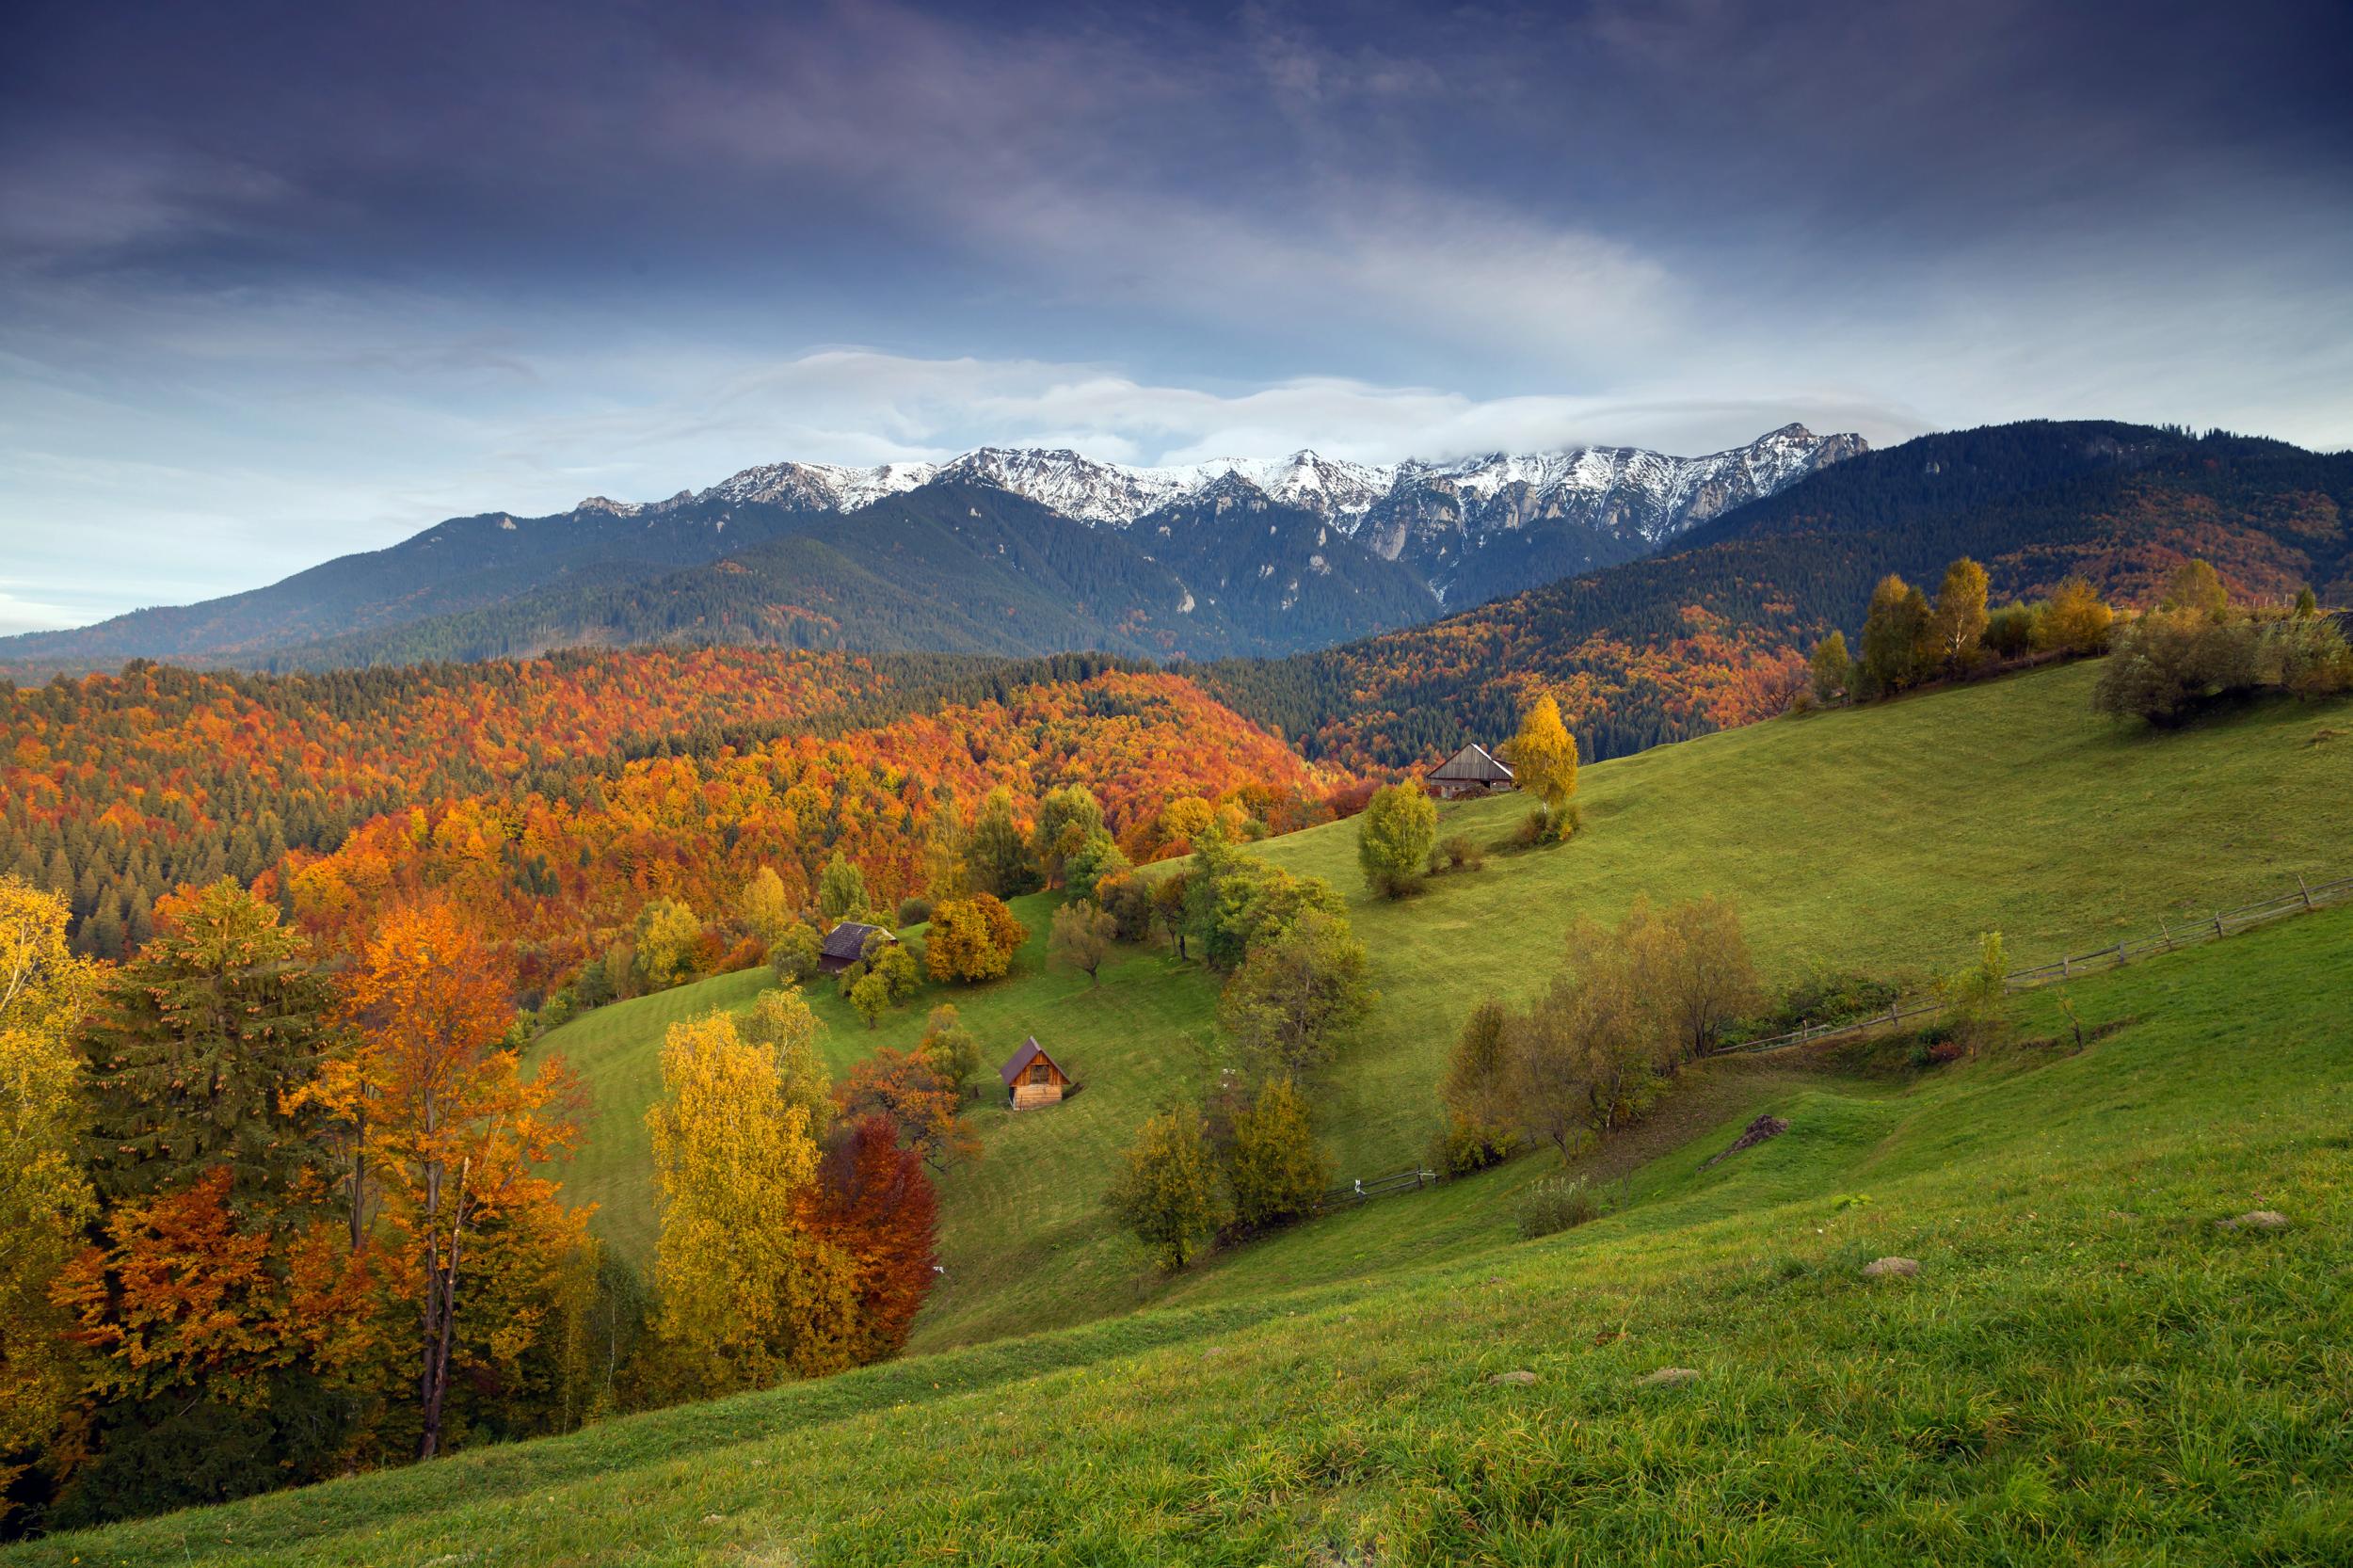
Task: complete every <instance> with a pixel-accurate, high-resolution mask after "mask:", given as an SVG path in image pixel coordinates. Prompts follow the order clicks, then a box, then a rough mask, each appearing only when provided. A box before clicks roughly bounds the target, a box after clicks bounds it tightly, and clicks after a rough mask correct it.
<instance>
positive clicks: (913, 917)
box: [899, 893, 932, 931]
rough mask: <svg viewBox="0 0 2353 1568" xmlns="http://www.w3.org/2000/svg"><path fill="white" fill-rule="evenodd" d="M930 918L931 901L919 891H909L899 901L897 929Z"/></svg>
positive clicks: (918, 923) (920, 922)
mask: <svg viewBox="0 0 2353 1568" xmlns="http://www.w3.org/2000/svg"><path fill="white" fill-rule="evenodd" d="M931 918H932V901H931V900H930V899H927V898H925V897H923V896H922V895H921V894H920V893H909V894H908V895H907V896H906V897H904V898H903V899H901V900H900V901H899V929H901V930H902V931H904V930H905V929H906V928H907V927H908V926H911V925H921V924H922V923H923V922H924V921H925V920H930V919H931Z"/></svg>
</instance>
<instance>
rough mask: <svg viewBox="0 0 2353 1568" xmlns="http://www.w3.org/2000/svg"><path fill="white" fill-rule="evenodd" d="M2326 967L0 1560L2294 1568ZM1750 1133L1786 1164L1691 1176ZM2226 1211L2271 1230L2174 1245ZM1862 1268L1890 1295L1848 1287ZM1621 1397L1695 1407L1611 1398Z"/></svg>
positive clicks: (2348, 1208)
mask: <svg viewBox="0 0 2353 1568" xmlns="http://www.w3.org/2000/svg"><path fill="white" fill-rule="evenodd" d="M2349 965H2353V910H2337V911H2332V912H2328V913H2324V914H2321V915H2317V916H2313V917H2309V918H2305V919H2300V920H2294V921H2290V922H2287V923H2284V924H2281V925H2278V926H2274V927H2271V928H2268V929H2266V930H2264V931H2261V932H2257V933H2254V934H2250V935H2248V936H2238V937H2233V938H2232V939H2230V940H2228V941H2225V942H2219V943H2215V944H2212V945H2209V946H2205V947H2201V948H2198V949H2194V950H2190V951H2186V952H2181V953H2178V954H2173V955H2169V956H2167V957H2163V958H2159V959H2155V960H2153V961H2150V962H2148V963H2146V964H2142V965H2138V966H2136V967H2134V968H2128V969H2124V970H2121V971H2117V972H2113V973H2108V974H2103V975H2101V976H2098V977H2095V978H2092V979H2089V980H2084V981H2079V982H2076V983H2075V984H2073V985H2072V986H2071V987H2069V988H2068V996H2069V998H2070V1000H2072V1001H2073V1003H2074V1005H2075V1006H2076V1008H2077V1009H2078V1010H2079V1012H2080V1015H2081V1016H2082V1018H2083V1020H2084V1021H2085V1022H2086V1024H2087V1025H2089V1027H2090V1029H2091V1031H2092V1033H2093V1043H2092V1044H2091V1045H2090V1046H2089V1048H2085V1049H2082V1050H2080V1051H2079V1050H2076V1049H2075V1048H2073V1044H2072V1042H2071V1043H2069V1044H2066V1045H2060V1044H2058V1043H2057V1039H2056V1037H2057V1035H2058V1034H2059V1033H2060V1029H2059V1014H2058V1010H2057V998H2056V997H2055V996H2054V995H2053V994H2051V993H2047V992H2045V993H2038V994H2036V995H2035V996H2032V997H2030V998H2027V999H2025V1000H2022V1001H2021V1002H2019V1003H2018V1004H2017V1006H2016V1008H2015V1014H2016V1017H2017V1021H2018V1024H2019V1028H2020V1032H2021V1035H2022V1039H2021V1041H2020V1043H2019V1044H2017V1045H2016V1046H2014V1047H2010V1048H2003V1049H2000V1050H1997V1051H1995V1052H1993V1053H1990V1054H1989V1055H1988V1056H1987V1057H1985V1058H1984V1059H1982V1060H1979V1061H1977V1062H1974V1063H1970V1064H1961V1065H1958V1066H1954V1067H1950V1068H1945V1069H1941V1070H1937V1071H1934V1072H1931V1073H1929V1074H1928V1075H1926V1076H1913V1075H1911V1074H1910V1073H1908V1072H1907V1071H1906V1070H1905V1069H1903V1068H1901V1067H1900V1066H1899V1065H1896V1064H1894V1063H1895V1062H1897V1061H1898V1060H1899V1055H1898V1054H1897V1053H1888V1052H1882V1053H1881V1055H1880V1057H1879V1058H1877V1059H1870V1060H1848V1061H1845V1062H1843V1063H1831V1064H1822V1066H1821V1069H1820V1070H1819V1071H1818V1072H1817V1074H1816V1075H1814V1076H1810V1077H1798V1076H1786V1077H1779V1078H1776V1079H1775V1080H1772V1081H1769V1082H1759V1083H1757V1084H1756V1085H1755V1088H1756V1089H1757V1091H1758V1093H1757V1094H1756V1095H1755V1096H1753V1097H1751V1098H1750V1099H1749V1101H1748V1103H1745V1104H1742V1105H1740V1106H1739V1108H1738V1110H1737V1112H1734V1113H1733V1114H1731V1115H1728V1116H1726V1117H1724V1118H1723V1119H1722V1120H1721V1124H1720V1125H1716V1126H1713V1127H1711V1128H1708V1129H1707V1130H1706V1132H1705V1135H1704V1136H1702V1137H1700V1138H1697V1139H1695V1140H1692V1141H1690V1142H1689V1143H1688V1144H1685V1145H1683V1146H1681V1147H1678V1148H1676V1149H1674V1150H1673V1151H1672V1152H1669V1153H1667V1154H1665V1155H1663V1156H1662V1157H1660V1158H1658V1159H1656V1160H1650V1161H1648V1162H1646V1163H1644V1164H1643V1165H1641V1167H1640V1168H1639V1169H1637V1170H1636V1171H1634V1172H1633V1173H1632V1174H1631V1176H1630V1178H1629V1179H1628V1180H1627V1181H1626V1183H1625V1185H1624V1188H1623V1192H1624V1202H1623V1204H1622V1205H1621V1207H1620V1208H1618V1209H1617V1211H1616V1212H1614V1213H1613V1214H1611V1215H1609V1216H1608V1217H1606V1218H1604V1219H1602V1220H1600V1221H1598V1222H1596V1223H1594V1224H1591V1225H1588V1226H1586V1227H1584V1228H1582V1229H1579V1230H1577V1231H1573V1232H1570V1233H1567V1234H1565V1235H1562V1236H1559V1237H1554V1238H1550V1239H1547V1240H1541V1241H1534V1242H1510V1241H1505V1240H1501V1239H1500V1237H1501V1232H1500V1231H1499V1229H1498V1228H1497V1226H1496V1224H1494V1221H1495V1216H1496V1209H1497V1204H1498V1202H1499V1199H1500V1195H1501V1192H1502V1190H1503V1189H1504V1188H1505V1187H1506V1186H1507V1185H1508V1183H1509V1179H1510V1173H1509V1172H1507V1173H1505V1176H1504V1177H1503V1179H1496V1178H1492V1177H1489V1178H1480V1179H1475V1180H1472V1181H1466V1182H1464V1183H1460V1184H1457V1185H1455V1186H1453V1187H1450V1188H1449V1189H1447V1190H1445V1191H1444V1192H1441V1193H1437V1194H1433V1195H1431V1196H1429V1197H1426V1198H1422V1199H1410V1198H1409V1199H1399V1200H1396V1201H1395V1202H1393V1203H1392V1204H1390V1205H1388V1206H1386V1207H1385V1208H1375V1209H1369V1210H1367V1211H1365V1213H1364V1214H1363V1215H1361V1216H1358V1220H1359V1221H1360V1222H1364V1223H1371V1222H1373V1221H1374V1220H1375V1219H1376V1217H1377V1216H1394V1220H1393V1222H1392V1223H1393V1224H1395V1226H1396V1227H1397V1228H1398V1230H1399V1231H1400V1232H1401V1233H1410V1232H1412V1231H1413V1230H1415V1229H1416V1228H1417V1227H1419V1226H1420V1225H1421V1224H1424V1223H1425V1221H1426V1217H1427V1215H1429V1214H1431V1213H1437V1212H1444V1213H1446V1214H1448V1215H1449V1226H1450V1227H1451V1228H1455V1229H1459V1230H1460V1231H1462V1232H1463V1233H1465V1234H1466V1235H1469V1234H1473V1233H1481V1234H1480V1239H1479V1240H1475V1241H1465V1243H1464V1244H1463V1245H1462V1246H1461V1247H1460V1248H1459V1249H1458V1251H1457V1253H1456V1254H1455V1255H1454V1256H1450V1257H1436V1258H1432V1259H1425V1260H1424V1261H1423V1262H1421V1263H1420V1264H1418V1265H1417V1266H1415V1267H1413V1268H1411V1269H1410V1270H1406V1271H1403V1272H1400V1273H1399V1274H1398V1275H1397V1276H1396V1277H1394V1278H1393V1279H1391V1280H1389V1281H1387V1282H1385V1283H1383V1284H1380V1285H1378V1286H1375V1287H1373V1288H1364V1287H1360V1286H1353V1285H1341V1286H1319V1287H1314V1288H1307V1289H1293V1290H1289V1291H1283V1290H1279V1289H1268V1288H1259V1289H1257V1290H1255V1291H1254V1292H1253V1293H1251V1294H1250V1295H1248V1296H1247V1297H1246V1298H1240V1299H1237V1300H1235V1301H1233V1302H1230V1303H1228V1304H1221V1305H1212V1306H1206V1307H1198V1308H1192V1309H1185V1310H1161V1311H1154V1312H1149V1313H1144V1314H1140V1315H1135V1316H1131V1317H1128V1318H1123V1319H1120V1320H1112V1321H1108V1322H1104V1323H1099V1324H1095V1325H1091V1326H1088V1327H1085V1328H1081V1329H1078V1330H1075V1331H1071V1332H1067V1333H1062V1334H1054V1335H1046V1336H1033V1337H1029V1338H1024V1339H1016V1340H1011V1341H1006V1342H1002V1343H999V1344H994V1345H987V1346H982V1347H977V1348H973V1349H968V1350H963V1351H958V1352H952V1353H950V1354H945V1355H938V1356H925V1357H915V1358H910V1359H907V1360H904V1361H901V1362H898V1363H895V1364H891V1365H888V1366H884V1367H880V1368H872V1369H870V1370H866V1371H862V1372H856V1373H851V1374H848V1375H845V1376H842V1377H840V1378H835V1379H829V1380H825V1381H823V1382H819V1383H813V1384H804V1385H799V1386H795V1387H790V1388H785V1389H781V1390H778V1391H776V1392H773V1393H769V1394H762V1395H755V1396H749V1397H745V1398H742V1399H738V1400H729V1401H725V1402H720V1403H714V1404H707V1405H700V1406H692V1407H687V1408H683V1409H680V1410H675V1411H667V1412H662V1413H659V1414H656V1415H652V1416H642V1417H636V1418H632V1419H629V1420H622V1421H616V1422H613V1423H610V1424H608V1425H605V1426H603V1427H600V1428H597V1429H594V1430H592V1431H589V1432H584V1433H583V1434H581V1435H579V1436H576V1437H571V1438H566V1439H559V1440H552V1441H546V1442H539V1443H532V1444H525V1445H520V1446H517V1447H514V1448H504V1449H501V1448H490V1449H484V1450H479V1451H474V1452H470V1453H465V1454H461V1455H458V1456H456V1457H455V1458H453V1459H448V1460H443V1461H440V1462H437V1463H435V1464H431V1465H427V1466H423V1467H419V1468H416V1469H410V1470H404V1471H399V1472H394V1473H391V1474H387V1475H383V1476H377V1477H369V1478H361V1479H358V1480H348V1481H340V1482H335V1483H332V1484H329V1485H327V1486H322V1487H316V1488H312V1489H310V1490H308V1491H304V1492H296V1493H285V1494H279V1495H275V1496H265V1497H261V1498H256V1499H253V1500H251V1501H249V1502H246V1503H242V1504H238V1505H235V1506H233V1507H230V1508H225V1509H218V1510H212V1511H207V1512H197V1513H190V1514H184V1515H178V1516H173V1517H168V1518H163V1519H157V1520H150V1521H144V1522H140V1523H136V1524H133V1525H128V1526H124V1527H120V1528H115V1529H112V1530H108V1531H105V1532H103V1533H99V1534H93V1535H88V1536H80V1537H66V1538H60V1539H57V1540H54V1541H49V1542H44V1543H39V1544H33V1545H31V1546H27V1547H21V1548H18V1549H17V1550H16V1551H15V1552H14V1553H13V1554H11V1555H8V1556H7V1558H6V1560H8V1561H10V1562H19V1561H21V1562H25V1563H36V1562H38V1563H57V1564H66V1563H71V1562H85V1561H87V1562H123V1563H147V1562H158V1563H160V1562H166V1561H168V1562H174V1563H231V1562H234V1563H239V1564H255V1565H262V1564H278V1563H287V1564H292V1563H303V1564H312V1563H376V1562H387V1561H408V1562H424V1561H441V1562H453V1563H454V1562H465V1561H482V1562H487V1561H498V1562H503V1563H525V1564H528V1563H566V1564H588V1563H620V1562H628V1563H679V1564H683V1563H729V1564H767V1565H782V1564H787V1563H796V1564H797V1563H818V1562H824V1563H885V1562H889V1563H897V1562H905V1561H910V1560H954V1561H960V1562H974V1563H999V1562H1006V1563H1010V1562H1021V1563H1061V1562H1069V1563H1089V1564H1110V1563H1147V1562H1159V1563H1165V1562H1177V1561H1182V1562H1187V1563H1196V1562H1197V1563H1233V1564H1243V1563H1261V1562H1281V1563H1303V1564H1305V1563H1317V1564H1332V1563H1340V1562H1354V1563H1368V1562H1374V1561H1378V1562H1382V1563H1406V1562H1438V1561H1445V1562H1480V1563H1535V1562H1559V1561H1564V1560H1593V1561H1603V1560H1609V1561H1619V1560H1643V1561H1657V1562H1694V1563H1697V1562H1726V1561H1738V1562H1743V1563H1777V1562H1790V1563H1797V1562H1820V1561H1838V1562H1841V1563H1881V1562H1885V1563H1914V1562H1923V1561H1939V1562H1963V1561H1966V1562H1983V1561H2004V1562H2014V1563H2043V1562H2051V1563H2079V1562H2088V1561H2092V1560H2099V1561H2155V1560H2165V1561H2169V1562H2222V1561H2230V1562H2270V1563H2322V1562H2335V1561H2344V1560H2346V1559H2347V1557H2348V1556H2349V1555H2353V1487H2349V1486H2348V1485H2347V1482H2346V1479H2345V1478H2346V1476H2347V1474H2348V1473H2353V1427H2349V1426H2348V1425H2347V1424H2346V1423H2345V1420H2344V1418H2343V1417H2344V1411H2345V1404H2346V1401H2347V1400H2348V1398H2353V1358H2348V1356H2347V1354H2346V1352H2345V1346H2346V1345H2347V1344H2348V1343H2353V1287H2349V1286H2348V1281H2353V1229H2348V1222H2353V1170H2349V1168H2348V1149H2349V1148H2353V1141H2349V1140H2348V1138H2347V1135H2346V1130H2345V1129H2346V1128H2347V1126H2348V1125H2353V1122H2349V1121H2348V1117H2349V1116H2353V1052H2348V1050H2347V1048H2346V1047H2347V1045H2348V1044H2353V1034H2349V1033H2348V1025H2347V1022H2346V1020H2345V1016H2344V1013H2343V1007H2342V1000H2343V999H2342V994H2341V993H2342V988H2341V987H2340V986H2338V985H2336V984H2333V983H2332V981H2331V979H2330V977H2332V976H2335V975H2340V974H2343V973H2345V971H2346V969H2347V967H2348V966H2349ZM1788 1071H1789V1069H1776V1072H1777V1073H1787V1072H1788ZM1074 1109H1075V1108H1074ZM1764 1109H1771V1110H1773V1111H1775V1112H1778V1113H1780V1114H1782V1115H1784V1116H1786V1117H1787V1118H1788V1119H1789V1121H1790V1123H1791V1127H1790V1130H1789V1131H1788V1132H1787V1133H1786V1134H1785V1136H1783V1137H1781V1138H1779V1139H1776V1140H1774V1141H1772V1142H1770V1143H1768V1144H1762V1145H1760V1146H1759V1147H1757V1148H1755V1149H1753V1150H1750V1151H1748V1152H1746V1153H1743V1154H1741V1155H1739V1156H1737V1157H1735V1158H1734V1159H1732V1160H1728V1161H1726V1162H1724V1163H1722V1164H1720V1165H1717V1166H1715V1167H1714V1168H1713V1169H1709V1170H1705V1171H1703V1170H1702V1169H1700V1165H1701V1162H1702V1161H1703V1160H1704V1159H1705V1157H1706V1156H1707V1155H1708V1154H1710V1153H1712V1152H1714V1151H1715V1150H1716V1149H1718V1148H1720V1147H1721V1146H1722V1144H1724V1143H1726V1142H1728V1141H1729V1139H1730V1138H1731V1136H1732V1135H1733V1133H1734V1132H1735V1131H1736V1130H1737V1127H1738V1125H1739V1123H1740V1121H1741V1119H1742V1117H1743V1116H1745V1115H1746V1114H1749V1113H1753V1112H1755V1111H1758V1110H1764ZM1046 1123H1047V1118H1044V1117H1040V1118H1037V1124H1038V1125H1040V1126H1044V1125H1046ZM2258 1208H2262V1209H2270V1210H2277V1211H2279V1212H2280V1213H2281V1214H2283V1215H2284V1216H2285V1217H2286V1227H2285V1228H2284V1229H2280V1230H2276V1231H2274V1230H2263V1229H2256V1228H2235V1229H2233V1228H2225V1227H2223V1226H2221V1225H2218V1224H2217V1221H2221V1220H2224V1219H2227V1218H2231V1217H2233V1216H2236V1215H2239V1214H2241V1213H2243V1212H2246V1211H2249V1210H2252V1209H2258ZM1337 1229H1338V1227H1334V1226H1309V1227H1307V1228H1306V1229H1305V1230H1303V1231H1301V1232H1298V1233H1295V1234H1294V1235H1292V1236H1290V1237H1288V1238H1284V1239H1281V1240H1276V1241H1273V1242H1271V1243H1268V1244H1267V1246H1266V1247H1265V1248H1264V1249H1262V1250H1263V1251H1264V1252H1265V1253H1266V1254H1267V1255H1269V1256H1272V1255H1273V1254H1275V1253H1276V1252H1277V1251H1278V1250H1281V1249H1289V1250H1292V1251H1294V1252H1298V1253H1306V1252H1312V1251H1315V1250H1317V1249H1320V1248H1325V1247H1328V1246H1329V1245H1330V1238H1331V1237H1332V1236H1333V1235H1334V1234H1336V1232H1337ZM1889 1255H1896V1256H1906V1257H1910V1258H1913V1259H1916V1260H1917V1261H1918V1263H1919V1265H1920V1271H1919V1273H1918V1275H1917V1277H1916V1278H1910V1279H1905V1278H1891V1279H1882V1280H1876V1281H1874V1280H1870V1279H1866V1278H1865V1277H1864V1276H1863V1275H1862V1273H1861V1268H1862V1265H1863V1264H1865V1262H1866V1261H1868V1260H1870V1259H1873V1258H1875V1257H1879V1256H1889ZM1254 1283H1256V1284H1257V1286H1259V1287H1265V1286H1268V1285H1270V1284H1272V1283H1273V1279H1272V1276H1271V1275H1267V1276H1261V1277H1260V1278H1259V1279H1258V1280H1257V1281H1256V1282H1254ZM1666 1368H1689V1370H1690V1371H1691V1372H1692V1373H1693V1374H1695V1376H1694V1377H1693V1378H1691V1379H1690V1380H1689V1381H1688V1382H1685V1383H1682V1384H1658V1383H1653V1382H1649V1381H1646V1380H1648V1379H1650V1378H1651V1377H1652V1376H1653V1375H1654V1374H1656V1373H1657V1372H1659V1371H1661V1370H1663V1369H1666ZM1506 1372H1510V1373H1514V1374H1526V1375H1527V1378H1528V1379H1529V1381H1525V1382H1509V1383H1497V1382H1496V1381H1495V1379H1496V1378H1497V1375H1498V1374H1501V1373H1506Z"/></svg>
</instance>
